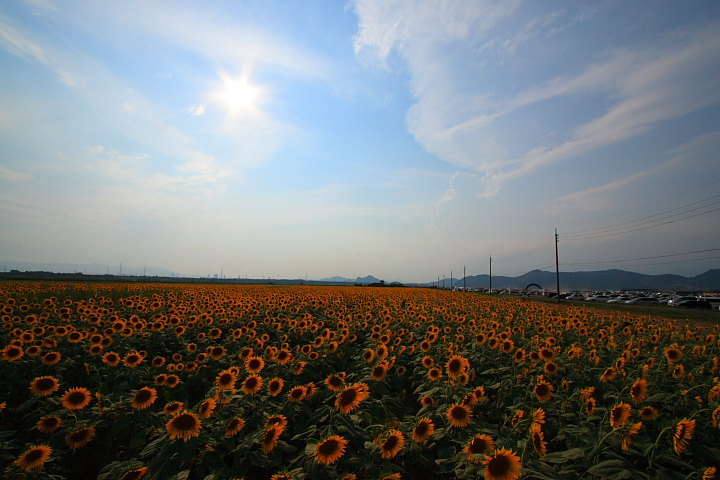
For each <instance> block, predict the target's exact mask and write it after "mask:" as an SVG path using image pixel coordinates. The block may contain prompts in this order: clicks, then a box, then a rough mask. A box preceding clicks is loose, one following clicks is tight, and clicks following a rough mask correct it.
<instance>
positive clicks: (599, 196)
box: [543, 131, 720, 213]
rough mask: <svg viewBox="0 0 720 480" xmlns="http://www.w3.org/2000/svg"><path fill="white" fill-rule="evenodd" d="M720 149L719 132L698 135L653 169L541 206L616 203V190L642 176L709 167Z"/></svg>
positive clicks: (554, 209)
mask: <svg viewBox="0 0 720 480" xmlns="http://www.w3.org/2000/svg"><path fill="white" fill-rule="evenodd" d="M719 150H720V131H718V132H711V133H707V134H704V135H700V136H698V137H697V138H694V139H693V140H691V141H690V142H687V143H684V144H683V145H681V146H679V147H677V148H674V149H672V150H670V151H668V152H666V155H669V156H670V158H669V159H668V160H665V161H664V162H662V163H660V164H658V165H655V166H653V167H652V168H649V169H646V170H642V171H639V172H635V173H633V174H630V175H625V176H623V177H621V178H618V179H617V180H614V181H612V182H609V183H606V184H604V185H598V186H596V187H592V188H589V189H587V190H583V191H580V192H575V193H572V194H570V195H565V196H563V197H560V198H556V199H553V200H550V201H548V202H546V203H545V205H544V206H543V207H544V209H545V212H546V213H560V212H562V211H564V210H570V209H574V210H582V211H597V210H603V209H605V208H607V207H609V206H613V205H615V204H616V203H617V202H618V201H619V200H618V194H617V191H618V190H622V189H623V188H624V187H627V186H628V185H630V184H633V183H635V182H638V181H640V180H642V179H644V178H647V177H651V176H654V175H659V174H661V173H663V172H666V171H668V170H672V169H673V168H676V167H681V168H682V170H681V172H678V174H680V175H684V174H686V172H689V171H690V172H698V173H699V172H701V171H702V170H701V169H702V167H703V165H707V166H711V165H713V164H714V163H715V162H717V152H718V151H719Z"/></svg>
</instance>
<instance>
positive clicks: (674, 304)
mask: <svg viewBox="0 0 720 480" xmlns="http://www.w3.org/2000/svg"><path fill="white" fill-rule="evenodd" d="M685 300H697V297H693V296H691V295H686V296H684V297H675V298H673V299H672V300H670V301H669V302H668V306H670V307H677V304H678V302H682V301H685Z"/></svg>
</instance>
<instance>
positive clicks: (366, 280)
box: [318, 275, 380, 284]
mask: <svg viewBox="0 0 720 480" xmlns="http://www.w3.org/2000/svg"><path fill="white" fill-rule="evenodd" d="M318 281H319V282H338V283H363V284H365V283H373V282H379V281H380V280H379V279H377V278H375V277H373V276H372V275H368V276H367V277H357V278H356V279H355V280H353V279H352V278H347V277H339V276H337V275H336V276H334V277H327V278H321V279H320V280H318Z"/></svg>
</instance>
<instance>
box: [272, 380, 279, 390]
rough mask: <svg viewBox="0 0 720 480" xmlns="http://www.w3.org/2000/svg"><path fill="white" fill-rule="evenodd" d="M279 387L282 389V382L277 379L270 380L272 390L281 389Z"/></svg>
mask: <svg viewBox="0 0 720 480" xmlns="http://www.w3.org/2000/svg"><path fill="white" fill-rule="evenodd" d="M279 389H280V382H278V381H277V380H274V381H272V382H270V390H271V391H275V390H279Z"/></svg>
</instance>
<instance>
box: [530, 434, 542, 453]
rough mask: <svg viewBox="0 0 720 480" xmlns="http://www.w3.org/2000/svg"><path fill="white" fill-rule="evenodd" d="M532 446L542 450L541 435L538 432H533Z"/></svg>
mask: <svg viewBox="0 0 720 480" xmlns="http://www.w3.org/2000/svg"><path fill="white" fill-rule="evenodd" d="M532 440H533V446H534V447H535V450H542V437H540V434H539V433H533V437H532Z"/></svg>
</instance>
